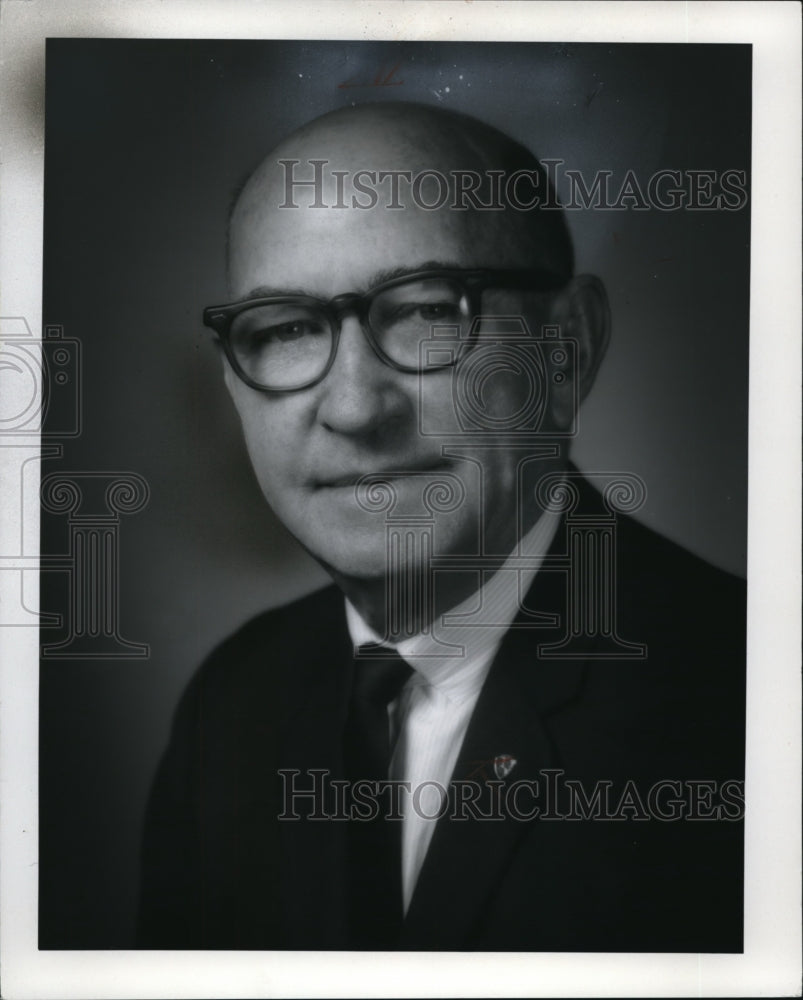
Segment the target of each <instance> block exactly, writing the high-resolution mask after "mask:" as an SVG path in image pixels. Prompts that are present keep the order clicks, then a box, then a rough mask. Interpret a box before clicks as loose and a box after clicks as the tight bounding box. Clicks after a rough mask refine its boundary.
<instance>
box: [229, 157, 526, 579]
mask: <svg viewBox="0 0 803 1000" xmlns="http://www.w3.org/2000/svg"><path fill="white" fill-rule="evenodd" d="M327 154H328V155H329V158H330V160H331V158H332V154H331V153H330V152H329V150H328V149H327V150H326V152H325V153H323V154H322V153H321V152H320V151H319V152H318V153H317V154H315V153H311V152H307V151H302V153H301V156H300V158H301V160H302V163H304V161H305V158H306V157H308V156H311V155H318V156H319V157H320V156H326V155H327ZM291 155H296V154H291ZM310 197H311V196H310ZM309 200H310V199H309V198H307V199H306V200H305V199H304V197H303V192H301V193H300V194H299V195H298V196H297V197H296V201H297V202H298V203H299V204H300V207H299V208H297V209H289V208H284V209H282V208H279V207H278V206H279V205H280V204H281V203H282V202H283V201H284V190H283V188H282V186H281V184H280V182H279V179H278V174H275V173H274V174H273V175H272V179H271V177H267V178H265V179H264V180H263V182H262V183H261V185H257V186H254V187H253V189H252V190H251V192H250V193H249V194H248V196H247V198H246V199H245V202H244V206H243V207H242V208H241V210H240V211H239V212H238V213H237V214H235V217H234V222H233V226H232V234H231V265H230V280H231V284H232V297H233V299H235V300H241V299H245V298H249V297H255V296H258V295H260V294H261V295H265V294H274V293H280V292H283V291H284V292H292V293H303V294H307V295H311V296H315V297H317V298H320V299H324V300H328V299H331V298H334V297H335V296H338V295H341V294H344V293H349V292H365V291H366V290H368V289H370V288H371V287H372V286H373V285H375V284H376V283H377V282H378V281H381V280H382V277H383V276H384V275H386V274H387V273H388V272H395V271H396V270H407V271H410V272H414V271H417V270H421V269H423V268H424V267H425V266H426V265H427V264H429V263H430V262H433V261H437V262H439V263H441V264H443V265H445V266H450V267H458V268H477V267H512V266H521V262H519V261H516V260H513V259H511V251H510V248H509V242H510V241H506V240H505V238H504V233H503V232H502V231H501V229H500V226H499V224H498V221H497V220H495V219H489V220H488V222H487V226H486V227H485V232H486V235H485V236H484V237H483V238H479V239H478V238H477V230H476V222H474V224H473V225H469V224H468V222H469V220H467V213H465V212H463V213H460V212H456V211H449V210H448V209H447V210H445V211H426V210H423V209H421V208H419V207H417V206H415V205H414V204H409V205H408V206H407V207H405V208H404V209H403V210H395V211H394V210H388V209H386V208H384V207H382V203H381V202H380V205H379V206H377V208H375V209H373V210H367V211H366V210H361V209H353V208H347V209H333V208H308V207H307V203H308V202H309ZM268 290H269V291H268ZM524 307H525V302H524V296H523V295H522V294H521V293H517V292H513V291H510V290H506V291H505V290H493V291H490V292H487V293H486V294H485V296H484V299H483V312H484V313H488V312H491V313H494V314H496V315H503V314H506V315H510V314H515V313H521V312H522V311H523V310H524ZM527 319H528V322H529V324H530V326H531V329H535V328H536V327H537V325H538V323H539V322H540V317H538V316H534V315H532V314H531V315H529V316H528V317H527ZM459 371H460V369H459V368H457V369H452V368H444V369H440V370H438V371H434V372H428V373H425V374H421V375H419V374H409V373H404V372H400V371H397V370H394V369H393V368H391V367H389V366H388V365H386V364H385V363H383V362H382V361H381V360H380V359H379V357H378V356H377V355H376V354H375V353H374V351H373V350H372V348H371V346H370V344H369V342H368V340H367V339H366V337H365V335H364V332H363V330H362V328H361V325H360V323H359V321H358V320H357V318H356V316H355V315H354V314H353V313H347V314H346V316H345V317H344V318H343V321H342V328H341V336H340V341H339V346H338V350H337V355H336V357H335V360H334V363H333V365H332V367H331V369H330V370H329V372H328V374H327V375H326V377H325V378H324V379H323V380H322V381H321V382H319V383H318V384H317V385H313V386H311V387H309V388H306V389H301V390H298V391H294V392H289V393H285V394H279V393H264V392H260V391H257V390H254V389H252V388H249V387H248V386H247V385H246V384H245V383H243V382H242V381H241V380H240V379H239V378H238V377H237V376H236V375H235V374H234V373H233V372H232V371H231V369H229V368H228V367H227V372H226V380H227V384H228V387H229V389H230V391H231V394H232V397H233V399H234V402H235V405H236V407H237V410H238V412H239V415H240V417H241V420H242V424H243V428H244V432H245V439H246V444H247V447H248V451H249V454H250V457H251V461H252V463H253V467H254V470H255V472H256V475H257V479H258V481H259V484H260V486H261V488H262V491H263V493H264V495H265V497H266V499H267V500H268V502H269V503H270V505H271V507H272V508H273V510H274V511H275V513H276V514H277V516H278V517H279V518H280V520H281V521H282V522H283V523H284V524H285V525H286V526H287V528H288V529H289V530H290V531H291V532H292V533H293V534H294V535H295V536H296V537H297V538H298V539H299V541H300V542H301V543H302V544H303V545H304V546H305V548H307V549H308V550H309V551H310V552H311V553H312V554H313V555H314V556H315V557H316V558H317V559H319V560H320V561H322V562H323V563H324V564H326V565H327V566H328V567H330V568H331V569H332V570H334V571H335V572H336V573H337V574H341V575H343V576H346V577H352V578H361V579H367V578H379V577H381V576H383V575H384V573H385V570H386V566H387V552H386V527H385V525H386V512H385V511H376V510H366V509H365V506H366V505H365V504H361V503H359V502H358V501H357V498H356V496H355V483H356V481H357V480H358V479H360V478H361V477H363V476H365V475H369V474H375V475H378V476H381V478H382V479H385V480H388V481H389V482H390V484H391V485H392V488H393V490H394V492H395V494H396V503H395V506H394V508H393V511H392V516H393V517H395V518H403V517H405V516H409V517H415V516H419V517H420V515H421V514H422V513H425V512H426V508H425V507H424V506H423V504H422V492H423V490H424V489H425V487H426V486H427V485H429V484H431V483H434V482H437V481H438V479H439V477H440V479H441V480H442V479H443V478H444V477H447V478H448V479H449V480H450V482H451V484H452V486H454V480H455V477H456V478H457V480H459V483H460V484H462V486H463V488H464V493H465V496H464V498H463V500H462V502H461V503H460V504H459V505H458V506H457V507H456V509H454V510H451V511H450V512H448V513H437V512H436V513H435V515H434V524H435V554H447V553H448V554H465V553H470V552H476V551H477V547H478V544H479V542H478V539H479V533H480V532H482V534H483V541H484V548H485V551H488V552H498V553H507V552H509V551H510V550H511V549H512V547H513V546H514V544H515V542H516V538H517V525H518V523H519V518H518V509H517V505H518V496H517V493H518V486H517V466H518V464H519V463H520V462H521V461H522V459H523V457H524V453H523V452H522V450H521V448H520V447H516V443H515V441H514V440H509V441H505V440H503V439H501V438H499V437H498V436H497V437H495V438H494V442H495V447H493V448H488V447H482V446H481V444H480V443H479V442H477V439H476V438H474V443H469V442H466V443H464V442H463V441H462V440H461V438H460V427H459V423H458V418H457V415H456V413H455V404H454V396H453V391H452V390H453V379H454V378H456V377H460V375H459ZM531 393H532V387H531V382H530V381H528V380H523V379H522V378H521V377H520V376H518V375H516V374H515V372H511V371H501V372H497V373H496V374H495V375H492V376H491V377H490V378H489V379H488V381H487V383H486V384H485V385H484V386H483V402H484V405H485V406H487V407H488V412H489V414H490V416H491V417H493V415H494V413H495V412H498V413H499V414H502V415H505V414H509V413H511V412H513V411H515V410H516V409H517V407H519V406H524V405H526V403H527V396H528V394H531ZM422 410H423V411H425V415H426V416H425V424H426V428H428V429H429V433H426V434H423V433H422V432H421V413H422ZM433 429H434V433H433V432H432V431H433ZM455 435H457V438H456V437H455ZM445 445H448V446H449V447H448V451H449V452H450V454H449V455H444V453H443V451H444V446H445ZM456 456H459V457H456ZM481 470H482V471H481ZM481 479H482V480H483V482H481ZM481 504H484V509H483V507H481Z"/></svg>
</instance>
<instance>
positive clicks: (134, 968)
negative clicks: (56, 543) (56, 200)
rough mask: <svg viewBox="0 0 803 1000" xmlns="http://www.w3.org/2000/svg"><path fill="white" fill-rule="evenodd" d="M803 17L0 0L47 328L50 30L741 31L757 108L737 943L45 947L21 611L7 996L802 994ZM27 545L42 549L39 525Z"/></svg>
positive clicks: (448, 36)
mask: <svg viewBox="0 0 803 1000" xmlns="http://www.w3.org/2000/svg"><path fill="white" fill-rule="evenodd" d="M800 21H801V16H800V8H799V6H798V4H796V3H792V2H789V3H787V2H774V3H773V2H763V3H730V2H726V3H705V2H700V3H680V2H678V3H675V2H669V3H644V2H639V3H607V2H605V3H599V2H597V3H563V4H556V3H540V2H532V3H530V2H524V3H493V2H473V3H466V2H464V0H454V2H453V0H443V2H431V3H415V2H405V0H390V2H385V3H359V4H355V3H339V2H332V3H327V4H325V5H324V4H321V3H306V2H295V3H279V2H267V3H266V2H259V0H239V2H233V3H232V2H229V3H225V2H224V0H210V2H205V3H204V2H196V0H187V2H181V3H177V2H174V3H172V4H169V3H159V2H158V0H121V2H119V3H115V4H108V3H106V4H104V3H103V2H102V0H93V2H78V0H65V2H61V3H59V2H58V0H3V2H2V6H0V29H1V30H2V33H1V34H0V55H1V56H2V59H1V60H0V63H2V68H1V69H0V73H1V74H2V75H1V76H0V86H2V91H3V95H4V100H3V106H2V111H1V112H0V113H1V114H2V119H1V120H0V144H1V145H2V150H3V156H2V165H1V166H0V171H1V173H0V184H1V185H2V203H0V209H1V212H0V226H1V228H0V285H1V287H2V298H1V299H0V317H2V318H9V317H18V318H22V319H23V320H24V322H25V323H27V325H28V328H29V329H30V330H31V331H34V332H36V331H39V330H41V328H42V309H41V296H42V217H43V216H42V205H43V142H44V46H45V39H46V38H47V37H106V38H114V37H127V38H138V37H142V38H146V37H147V38H168V37H181V38H268V37H272V38H285V39H291V38H304V39H322V40H323V39H335V38H339V39H365V40H383V39H385V40H398V39H402V38H403V39H405V40H421V41H436V40H449V41H468V40H472V41H491V40H493V41H514V40H515V41H523V40H531V41H551V42H554V41H561V42H563V41H569V42H592V41H607V42H614V41H615V42H633V43H637V42H638V43H643V42H666V41H669V42H676V43H698V42H720V43H745V42H746V43H750V44H752V46H753V74H754V77H753V95H754V102H753V131H752V148H753V170H752V178H753V179H752V185H751V190H752V195H751V201H752V206H751V213H752V215H751V225H752V238H751V305H750V359H751V365H750V414H749V475H750V480H749V486H748V497H749V523H748V716H747V747H748V750H747V774H746V798H747V802H748V806H747V812H746V819H745V849H746V856H747V867H746V879H745V910H746V923H745V953H744V954H743V955H691V954H682V955H647V954H627V955H623V954H589V955H575V954H556V953H549V954H545V953H537V954H536V953H533V954H519V953H517V954H493V955H489V954H462V953H461V954H450V953H440V954H428V955H426V956H422V955H418V954H410V953H406V954H392V955H370V954H369V955H360V956H354V955H352V954H350V953H308V954H304V955H299V954H298V953H281V952H265V953H245V952H236V953H222V952H182V953H164V952H133V951H125V952H120V951H104V952H99V951H91V952H90V951H80V952H79V951H76V952H40V951H38V950H37V945H36V941H37V907H36V900H37V862H38V847H37V822H38V803H37V768H38V748H37V741H38V725H37V718H38V652H39V649H38V647H39V636H38V630H37V628H36V627H35V626H31V627H22V628H20V627H16V628H3V629H0V670H1V671H2V674H0V683H1V684H2V706H1V710H2V716H1V717H0V779H1V780H0V788H2V794H3V800H2V808H1V810H0V816H2V829H1V830H0V859H1V860H0V865H1V866H2V867H1V868H0V886H2V897H1V898H0V929H1V933H2V937H1V938H0V976H2V980H0V990H1V991H2V996H4V997H10V998H17V997H18V998H24V997H88V996H103V997H135V996H140V997H152V996H153V997H162V996H175V997H196V996H197V997H202V996H220V997H227V996H241V995H252V996H275V995H280V996H288V997H292V996H321V997H327V996H342V995H350V996H469V995H470V996H482V995H489V996H490V995H507V996H600V995H618V996H639V995H641V996H665V995H666V996H692V995H701V996H715V995H716V996H742V995H749V994H753V995H800V968H801V966H800V949H799V940H800V920H801V916H800V881H799V879H800V869H799V858H800V708H801V699H800V687H799V665H800V575H799V564H798V553H799V551H800V517H799V513H800V482H799V479H800V477H799V469H800V433H799V428H800V412H801V411H800V387H799V381H800V380H799V372H800V329H801V307H800V263H801V249H800V221H799V220H800V207H801V198H800V186H799V179H800V174H801V153H800V144H799V136H800V107H801V104H800V79H801V56H800V47H799V31H800ZM679 72H682V66H679ZM12 447H19V445H18V444H17V445H15V444H14V443H13V442H12V444H11V445H10V446H7V445H6V444H5V443H3V445H2V446H0V511H13V512H17V515H16V516H14V517H9V518H3V519H2V521H3V522H5V523H6V524H7V525H11V524H15V525H19V524H20V523H25V524H28V525H36V526H37V527H36V529H35V530H36V531H37V532H38V489H36V490H35V489H34V486H37V487H38V483H36V484H30V485H31V488H30V490H29V491H28V492H26V494H25V495H24V496H20V486H19V472H18V454H17V455H15V456H12V455H11V454H10V449H11V448H12ZM43 447H44V444H43ZM34 457H35V456H34ZM12 472H13V475H12ZM15 479H16V482H15V481H14V480H15ZM20 507H22V508H23V509H24V513H25V518H24V519H22V518H21V516H20V514H19V509H20ZM32 530H34V529H32ZM19 547H20V540H19V539H14V538H9V537H8V531H7V529H5V528H0V568H13V565H14V564H13V556H11V555H9V553H15V552H17V551H18V550H19ZM29 547H30V550H31V551H38V535H37V537H31V538H30V539H28V538H26V548H25V551H26V552H27V551H29ZM26 568H31V567H30V566H29V565H27V564H26ZM5 575H6V576H8V577H10V576H13V575H14V574H5ZM2 576H3V574H0V577H2ZM27 593H28V592H27V590H26V595H27ZM34 593H35V590H34V588H33V587H32V588H31V594H32V595H33V594H34ZM0 598H2V591H0ZM536 902H537V901H536Z"/></svg>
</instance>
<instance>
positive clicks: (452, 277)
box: [203, 268, 570, 394]
mask: <svg viewBox="0 0 803 1000" xmlns="http://www.w3.org/2000/svg"><path fill="white" fill-rule="evenodd" d="M431 279H436V280H437V279H445V280H449V281H454V282H456V283H457V284H459V285H461V286H462V290H463V292H464V293H465V296H466V298H467V299H468V303H469V308H470V312H471V315H472V316H477V315H478V313H479V306H480V297H481V295H482V293H483V292H484V291H486V290H487V289H488V288H523V289H527V290H528V291H532V292H553V291H557V290H558V289H560V288H562V287H563V286H564V285H565V284H566V283H567V282H568V281H569V280H570V278H569V277H568V276H561V275H558V274H556V273H554V272H553V271H547V270H543V269H540V268H527V269H524V268H515V269H513V268H484V269H473V270H462V269H460V268H439V269H433V270H428V271H413V272H411V273H410V274H403V275H401V276H400V277H397V278H392V279H390V280H389V281H383V282H381V283H380V284H378V285H374V286H373V287H372V288H369V289H368V291H366V292H365V293H363V294H359V293H357V292H346V293H344V294H342V295H336V296H335V297H334V298H333V299H329V300H328V301H326V300H324V299H318V298H315V296H312V295H272V296H267V297H264V298H255V299H242V300H240V301H239V302H232V303H230V304H228V305H221V306H208V307H207V308H206V309H204V311H203V322H204V326H208V327H209V328H210V329H212V330H214V331H215V333H216V334H217V335H218V338H219V339H220V343H221V345H222V347H223V351H224V352H225V354H226V357H227V358H228V361H229V364H230V365H231V367H232V369H233V370H234V372H235V374H236V375H237V376H238V377H239V378H240V379H242V381H243V382H245V384H246V385H247V386H250V388H252V389H256V390H257V391H258V392H266V393H271V394H272V393H285V392H298V391H299V390H301V389H309V388H311V387H312V386H313V385H317V384H318V383H319V382H322V381H323V380H324V379H325V378H326V376H327V375H328V373H329V371H330V369H331V367H332V365H333V364H334V361H335V357H336V355H337V348H338V344H339V342H340V331H341V325H342V322H343V318H344V316H345V315H346V314H347V313H350V312H351V313H354V314H355V315H356V316H357V319H358V320H359V322H360V326H361V328H362V331H363V334H364V335H365V338H366V340H367V341H368V343H369V344H370V345H371V348H372V350H373V351H374V353H375V354H376V356H377V357H378V358H379V360H380V361H382V362H383V364H386V365H387V366H388V367H389V368H392V369H394V370H395V371H399V372H404V373H406V374H426V373H427V372H431V371H441V370H442V369H443V368H450V367H452V366H453V365H455V364H457V362H458V361H459V360H460V358H461V357H463V356H464V354H465V353H466V351H468V350H470V348H471V347H472V346H473V343H474V340H476V332H475V333H474V335H473V336H472V338H471V339H470V340H467V341H466V346H465V350H464V351H463V352H462V353H461V354H460V355H458V356H456V357H453V359H452V360H451V361H448V362H444V363H442V364H438V365H431V366H429V367H427V368H421V367H420V366H419V365H405V364H401V363H400V362H398V361H394V359H393V358H391V357H389V356H388V355H387V354H385V352H384V351H383V350H382V348H381V347H380V346H379V343H378V342H377V339H376V334H375V333H374V331H373V330H372V329H371V324H370V320H369V316H370V311H371V306H372V304H373V301H374V299H375V298H376V297H377V296H378V295H379V294H381V293H382V292H385V291H387V290H388V289H391V288H396V287H397V286H399V285H405V284H408V283H409V282H412V281H422V280H431ZM287 302H296V303H298V304H299V305H302V306H308V307H313V308H315V309H318V310H319V311H320V312H321V313H323V315H324V316H326V318H327V319H328V320H329V323H330V325H331V329H332V347H331V350H330V352H329V360H328V361H327V363H326V367H325V368H324V369H323V371H322V372H321V373H320V374H319V375H316V376H315V378H312V379H307V380H306V381H305V382H302V383H300V384H298V385H293V386H282V387H281V388H273V387H270V386H265V385H262V384H261V383H259V382H256V381H255V380H254V379H253V378H251V377H250V376H249V375H248V374H247V373H246V372H245V371H244V370H243V368H242V367H241V365H240V363H239V361H238V360H237V357H236V354H235V352H234V348H233V347H232V345H231V339H230V334H231V325H232V323H233V322H234V320H235V319H236V317H237V316H239V315H240V313H243V312H246V311H247V310H248V309H255V308H258V307H259V306H266V305H282V304H284V303H287Z"/></svg>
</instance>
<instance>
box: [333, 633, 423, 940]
mask: <svg viewBox="0 0 803 1000" xmlns="http://www.w3.org/2000/svg"><path fill="white" fill-rule="evenodd" d="M369 649H370V652H372V653H373V651H374V650H376V652H377V656H376V658H374V657H373V656H372V658H371V659H364V658H363V656H364V651H367V650H369ZM412 672H413V671H412V668H411V667H410V666H409V664H407V663H405V661H404V660H403V659H402V658H401V657H400V656H399V655H398V653H396V652H395V650H392V649H389V648H387V647H377V646H375V647H361V656H360V657H359V658H355V660H354V678H353V683H352V690H351V700H350V703H349V714H348V718H347V721H346V729H345V734H344V763H345V773H346V778H347V779H348V780H349V781H350V782H352V788H353V783H354V782H357V781H370V782H383V781H385V780H386V779H387V778H388V771H389V768H390V760H391V756H392V753H393V747H392V746H391V742H390V733H389V728H390V727H389V722H388V705H390V703H391V702H392V701H393V700H394V699H396V698H398V696H399V692H400V691H401V689H402V687H403V685H404V683H405V682H406V681H407V679H408V678H409V677H410V675H411V674H412ZM371 798H372V800H373V801H376V802H377V803H378V806H379V809H378V814H377V815H376V816H375V817H374V818H372V819H355V818H354V816H353V815H352V818H351V820H350V821H349V923H350V935H349V937H350V946H351V947H352V948H354V949H358V948H361V949H390V948H393V947H394V946H395V943H396V941H397V939H398V935H399V931H400V929H401V923H402V918H403V907H402V870H401V819H400V818H399V819H387V818H386V817H387V815H388V813H389V812H390V808H391V800H390V794H389V792H388V790H387V789H385V790H384V791H380V793H379V794H378V795H372V796H371ZM355 805H356V802H355V801H352V807H354V806H355Z"/></svg>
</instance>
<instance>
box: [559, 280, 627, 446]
mask: <svg viewBox="0 0 803 1000" xmlns="http://www.w3.org/2000/svg"><path fill="white" fill-rule="evenodd" d="M550 322H551V323H553V324H557V325H558V326H559V327H560V335H561V337H563V338H566V339H567V340H570V341H574V342H575V348H574V351H573V352H572V351H569V352H557V357H558V358H561V359H562V363H560V362H557V363H556V362H554V361H553V360H551V359H550V356H549V355H548V356H547V357H548V360H547V364H548V368H549V383H550V387H551V391H550V401H549V409H550V416H551V418H552V422H553V426H555V427H556V429H558V430H568V429H569V428H570V427H571V426H572V424H573V422H574V420H575V417H576V409H577V407H578V406H579V405H580V403H582V401H583V400H584V399H585V397H586V396H587V395H588V393H589V391H590V390H591V386H592V385H593V384H594V379H595V378H596V376H597V371H598V370H599V366H600V364H601V363H602V359H603V358H604V357H605V351H606V350H607V347H608V340H609V338H610V332H611V314H610V308H609V306H608V296H607V294H606V292H605V286H604V285H603V284H602V282H601V281H600V280H599V278H597V277H595V276H594V275H592V274H581V275H578V276H577V277H576V278H572V280H571V281H570V282H569V284H568V285H567V286H566V287H565V288H563V289H561V291H560V292H558V293H557V295H556V297H555V299H554V301H553V305H552V309H551V315H550ZM551 354H552V356H553V357H554V356H555V352H551Z"/></svg>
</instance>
